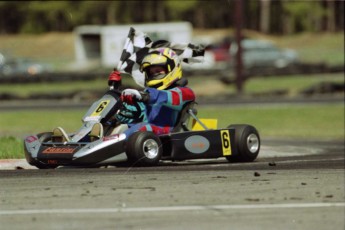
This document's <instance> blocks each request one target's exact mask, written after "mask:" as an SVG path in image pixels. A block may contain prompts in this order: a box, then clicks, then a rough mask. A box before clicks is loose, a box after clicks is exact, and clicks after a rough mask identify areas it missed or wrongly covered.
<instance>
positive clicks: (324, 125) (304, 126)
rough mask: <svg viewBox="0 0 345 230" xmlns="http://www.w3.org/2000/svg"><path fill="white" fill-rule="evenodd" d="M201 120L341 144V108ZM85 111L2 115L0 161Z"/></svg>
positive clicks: (219, 111)
mask: <svg viewBox="0 0 345 230" xmlns="http://www.w3.org/2000/svg"><path fill="white" fill-rule="evenodd" d="M198 111H199V113H198V114H199V115H198V116H199V117H200V118H218V127H219V128H222V127H227V126H228V125H230V124H240V123H247V124H251V125H254V126H255V127H256V128H257V129H258V130H259V132H260V135H261V137H262V138H263V139H265V138H279V139H281V138H289V139H306V140H314V139H319V140H344V105H343V104H333V105H286V106H259V105H258V106H254V107H234V108H231V107H199V110H198ZM85 112H86V110H81V109H78V110H66V111H59V110H54V111H51V110H49V111H48V110H35V111H33V112H30V111H22V112H20V113H18V112H5V113H3V114H2V116H1V119H0V126H1V132H2V133H1V135H0V146H1V148H0V149H1V152H0V158H23V157H24V153H23V138H24V137H25V136H27V135H30V134H35V133H40V132H43V131H50V130H52V129H53V128H54V127H57V126H62V127H64V129H65V130H66V131H67V132H74V131H76V130H77V129H78V128H79V127H80V126H81V121H80V120H81V117H82V116H83V114H84V113H85Z"/></svg>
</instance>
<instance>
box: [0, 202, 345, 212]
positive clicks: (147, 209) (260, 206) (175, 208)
mask: <svg viewBox="0 0 345 230" xmlns="http://www.w3.org/2000/svg"><path fill="white" fill-rule="evenodd" d="M328 207H345V202H337V203H288V204H256V205H251V204H245V205H209V206H201V205H200V206H199V205H196V206H172V207H137V208H90V209H27V210H0V215H31V214H70V213H73V214H83V213H88V214H92V213H93V214H95V213H133V212H170V211H206V210H229V209H284V208H328Z"/></svg>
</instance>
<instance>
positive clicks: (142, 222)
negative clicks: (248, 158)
mask: <svg viewBox="0 0 345 230" xmlns="http://www.w3.org/2000/svg"><path fill="white" fill-rule="evenodd" d="M344 216H345V194H344V143H343V142H305V141H298V142H296V141H291V142H289V141H278V140H266V141H265V140H264V141H263V145H262V149H261V152H260V156H259V158H258V159H257V161H255V162H252V163H241V164H239V163H232V164H229V163H227V162H226V161H225V160H224V159H218V160H207V161H188V162H174V163H172V162H163V163H162V164H161V165H160V166H158V167H153V168H114V167H109V168H101V169H81V168H77V169H76V168H62V169H56V170H35V169H24V170H0V226H1V227H0V228H1V229H2V230H6V229H265V230H267V229H303V230H304V229H313V230H318V229H320V230H321V229H322V230H323V229H332V230H334V229H336V230H337V229H339V230H343V229H344V228H345V222H344Z"/></svg>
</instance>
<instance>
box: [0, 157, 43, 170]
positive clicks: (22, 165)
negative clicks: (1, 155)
mask: <svg viewBox="0 0 345 230" xmlns="http://www.w3.org/2000/svg"><path fill="white" fill-rule="evenodd" d="M11 169H12V170H21V169H37V168H36V167H34V166H32V165H29V164H28V163H27V162H26V160H25V159H3V160H0V170H11Z"/></svg>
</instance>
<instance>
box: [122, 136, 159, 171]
mask: <svg viewBox="0 0 345 230" xmlns="http://www.w3.org/2000/svg"><path fill="white" fill-rule="evenodd" d="M162 152H163V148H162V143H161V141H160V139H159V137H157V136H156V135H155V134H154V133H153V132H136V133H134V134H133V135H131V136H130V137H129V138H128V142H127V144H126V153H127V157H128V160H129V163H130V164H131V165H133V166H155V165H157V164H158V162H159V160H160V159H161V157H162Z"/></svg>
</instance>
